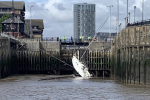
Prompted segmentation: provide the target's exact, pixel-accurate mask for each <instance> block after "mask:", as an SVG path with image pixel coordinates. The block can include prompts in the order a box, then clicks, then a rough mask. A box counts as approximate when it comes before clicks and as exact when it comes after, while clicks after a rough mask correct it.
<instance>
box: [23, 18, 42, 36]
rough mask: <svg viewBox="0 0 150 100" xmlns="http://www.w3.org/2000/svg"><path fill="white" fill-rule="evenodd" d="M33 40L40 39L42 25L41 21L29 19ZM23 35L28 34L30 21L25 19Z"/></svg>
mask: <svg viewBox="0 0 150 100" xmlns="http://www.w3.org/2000/svg"><path fill="white" fill-rule="evenodd" d="M31 23H32V32H33V38H42V36H43V29H44V23H43V19H31ZM25 24H26V25H25V29H26V30H25V33H27V34H30V19H25Z"/></svg>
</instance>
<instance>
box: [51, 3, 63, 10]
mask: <svg viewBox="0 0 150 100" xmlns="http://www.w3.org/2000/svg"><path fill="white" fill-rule="evenodd" d="M53 6H55V7H56V8H57V9H58V10H65V8H64V6H63V3H54V4H53Z"/></svg>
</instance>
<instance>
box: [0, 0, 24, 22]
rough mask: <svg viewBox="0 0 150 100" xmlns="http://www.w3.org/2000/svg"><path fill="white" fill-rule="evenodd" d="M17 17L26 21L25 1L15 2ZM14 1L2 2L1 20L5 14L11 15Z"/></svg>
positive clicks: (0, 3)
mask: <svg viewBox="0 0 150 100" xmlns="http://www.w3.org/2000/svg"><path fill="white" fill-rule="evenodd" d="M14 8H15V17H17V16H19V19H20V20H21V21H23V22H24V20H25V3H24V1H14ZM11 9H12V1H0V18H1V17H2V16H3V15H5V14H10V12H11Z"/></svg>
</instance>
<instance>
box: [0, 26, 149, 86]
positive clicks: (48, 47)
mask: <svg viewBox="0 0 150 100" xmlns="http://www.w3.org/2000/svg"><path fill="white" fill-rule="evenodd" d="M149 32H150V26H149V25H143V26H130V27H127V28H126V29H123V30H121V31H120V32H119V34H118V35H117V36H116V37H115V38H114V39H113V41H111V42H105V41H103V42H102V41H101V42H100V41H93V42H92V43H91V44H90V45H89V49H88V50H87V52H86V54H85V55H84V56H83V60H84V61H83V62H84V63H85V64H86V65H87V66H88V68H89V72H90V73H91V74H93V76H94V77H115V78H116V77H117V78H118V79H119V80H120V81H122V82H124V83H127V84H144V85H145V84H149V82H150V81H149V77H148V76H149V71H150V70H149V59H150V58H149V57H150V56H149V48H150V46H149V44H150V41H149V40H150V36H149ZM89 42H90V41H80V42H75V43H74V42H73V41H69V40H67V41H58V40H55V41H54V40H53V41H48V40H44V39H43V40H42V39H17V38H13V37H7V36H5V35H4V34H3V35H1V37H0V44H1V45H0V51H1V52H0V55H1V56H0V66H1V67H0V77H1V78H4V77H7V76H9V75H12V74H19V73H20V74H22V73H23V74H29V73H30V74H31V73H34V74H40V73H43V74H50V75H66V74H75V73H76V72H75V70H74V68H73V66H72V61H71V59H72V56H73V54H74V46H75V50H79V51H80V57H81V56H82V54H83V53H84V51H85V50H86V47H87V46H88V44H89ZM74 44H75V45H74Z"/></svg>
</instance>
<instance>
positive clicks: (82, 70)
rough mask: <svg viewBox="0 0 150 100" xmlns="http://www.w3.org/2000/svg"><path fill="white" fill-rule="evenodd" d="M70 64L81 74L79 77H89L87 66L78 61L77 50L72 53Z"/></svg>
mask: <svg viewBox="0 0 150 100" xmlns="http://www.w3.org/2000/svg"><path fill="white" fill-rule="evenodd" d="M72 64H73V67H74V68H75V70H76V71H77V72H78V74H80V75H81V77H84V78H88V77H91V75H90V73H89V71H88V68H87V66H85V65H84V64H83V63H82V62H81V61H79V51H77V53H75V54H74V55H73V57H72Z"/></svg>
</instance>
